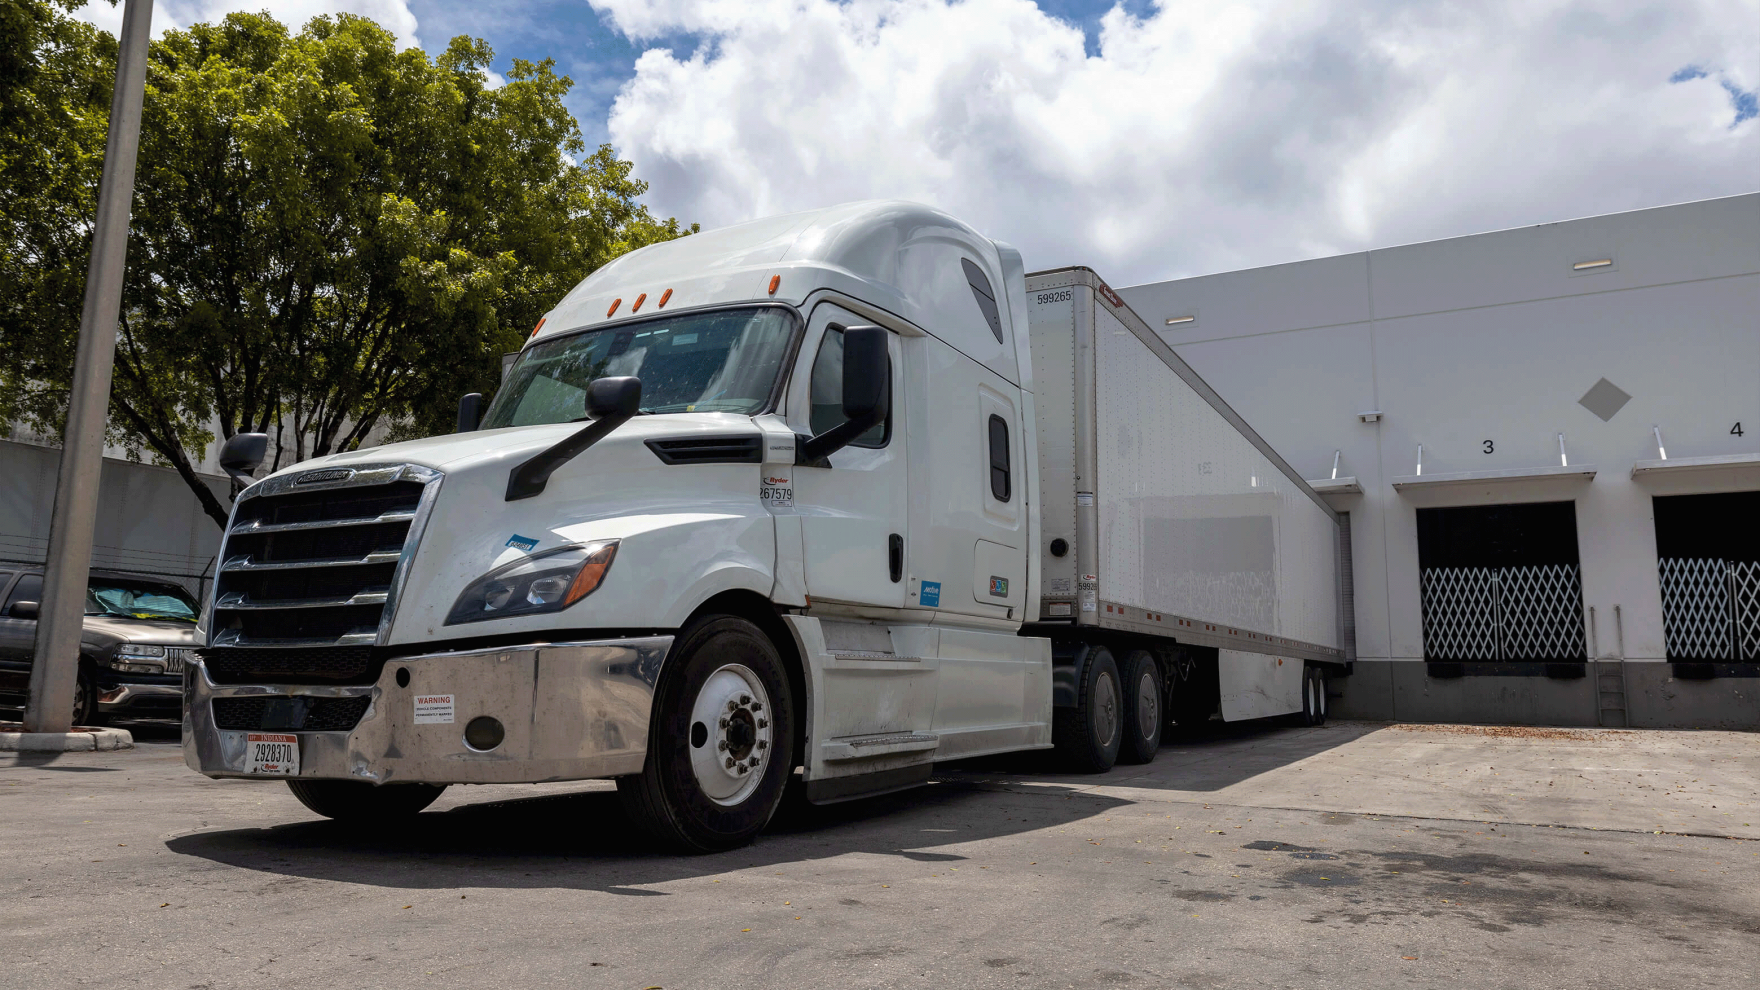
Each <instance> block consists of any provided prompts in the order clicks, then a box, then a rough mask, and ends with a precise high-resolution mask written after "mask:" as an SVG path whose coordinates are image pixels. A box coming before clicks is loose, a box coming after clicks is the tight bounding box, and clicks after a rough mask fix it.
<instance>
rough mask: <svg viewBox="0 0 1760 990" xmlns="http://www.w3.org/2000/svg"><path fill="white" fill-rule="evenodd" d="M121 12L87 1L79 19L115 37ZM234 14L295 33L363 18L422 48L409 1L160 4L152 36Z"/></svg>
mask: <svg viewBox="0 0 1760 990" xmlns="http://www.w3.org/2000/svg"><path fill="white" fill-rule="evenodd" d="M122 8H123V5H122V3H120V2H119V3H117V4H116V5H115V6H111V5H110V4H109V3H107V2H105V0H87V3H86V5H85V6H84V7H82V8H80V10H79V11H78V13H77V16H79V17H83V18H85V19H86V20H88V21H91V22H92V23H94V24H96V25H98V26H99V27H101V28H103V29H104V30H106V31H109V32H111V33H112V34H115V33H118V32H120V31H121V30H122ZM235 11H236V12H240V13H247V14H259V13H262V12H264V11H267V12H269V13H270V14H273V15H275V19H276V20H278V21H280V22H281V23H283V24H286V25H287V26H288V27H289V28H291V29H293V30H294V31H298V30H299V29H300V28H302V27H304V26H305V24H306V22H307V21H309V20H311V19H312V18H314V17H316V16H318V15H319V14H341V13H347V14H362V15H365V16H367V17H371V18H372V19H373V20H375V21H378V22H379V24H380V26H382V27H384V28H385V29H386V30H387V31H390V32H391V33H392V34H394V35H396V36H397V40H398V43H399V44H402V45H406V46H407V45H420V44H421V42H420V41H419V40H417V38H416V15H415V14H414V13H412V12H411V11H410V9H409V3H408V2H407V0H158V2H156V3H154V4H153V34H154V36H155V37H157V36H158V35H160V34H163V33H164V32H165V31H166V30H167V29H170V28H184V27H188V26H190V25H191V24H200V23H203V22H213V21H217V20H219V19H221V18H222V17H225V16H226V15H227V14H230V13H233V12H235Z"/></svg>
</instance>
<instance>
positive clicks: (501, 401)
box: [482, 307, 795, 430]
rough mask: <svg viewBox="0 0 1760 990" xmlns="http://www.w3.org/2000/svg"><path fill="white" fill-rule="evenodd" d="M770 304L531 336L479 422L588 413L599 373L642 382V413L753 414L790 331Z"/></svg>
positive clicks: (789, 318)
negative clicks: (589, 388)
mask: <svg viewBox="0 0 1760 990" xmlns="http://www.w3.org/2000/svg"><path fill="white" fill-rule="evenodd" d="M794 329H795V319H794V315H793V314H792V313H790V312H789V311H788V310H785V309H779V308H775V307H764V308H754V309H732V310H718V311H715V312H707V313H686V314H682V315H680V316H677V317H668V318H663V319H656V320H649V321H646V322H642V323H629V324H624V325H621V326H615V327H606V328H604V329H603V330H589V331H587V332H585V333H576V334H570V335H568V336H566V337H558V338H556V339H554V340H546V341H543V342H542V343H538V344H533V345H532V346H531V347H529V348H527V349H526V351H525V353H524V354H521V355H520V358H519V362H518V363H517V364H515V365H514V366H513V370H512V371H510V372H508V375H507V381H506V383H505V384H503V385H502V387H501V391H500V392H499V393H497V394H496V396H495V401H494V403H493V404H491V405H490V407H489V411H488V413H487V414H486V415H485V416H484V417H483V425H482V429H485V430H492V429H497V428H499V427H504V426H532V425H536V424H541V423H567V422H572V421H575V420H581V419H585V418H586V395H587V385H588V384H589V383H591V382H592V381H593V380H594V379H596V378H608V377H616V376H620V375H634V376H636V377H638V378H640V379H641V380H642V412H644V413H678V412H731V413H742V414H745V415H752V414H754V413H758V412H762V411H763V409H764V407H765V406H766V405H767V404H768V403H769V401H770V392H771V390H772V388H773V387H774V386H775V384H776V376H777V374H778V372H780V371H781V369H782V361H783V358H784V357H785V356H786V355H787V353H788V345H789V340H790V338H791V337H792V336H793V334H794Z"/></svg>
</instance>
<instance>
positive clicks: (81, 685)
mask: <svg viewBox="0 0 1760 990" xmlns="http://www.w3.org/2000/svg"><path fill="white" fill-rule="evenodd" d="M80 668H81V669H80V672H79V679H78V680H76V681H74V683H73V724H74V725H76V726H81V725H83V726H89V727H92V728H96V727H98V726H101V725H103V724H104V723H105V722H106V721H108V720H107V719H106V718H105V717H104V713H103V712H101V711H99V710H98V685H97V683H96V681H95V680H94V679H93V677H92V675H91V674H90V673H88V672H87V671H86V670H85V669H84V668H85V664H84V663H81V664H80Z"/></svg>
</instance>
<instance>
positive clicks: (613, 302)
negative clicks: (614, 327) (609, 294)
mask: <svg viewBox="0 0 1760 990" xmlns="http://www.w3.org/2000/svg"><path fill="white" fill-rule="evenodd" d="M621 305H623V297H622V296H619V297H617V298H616V299H613V300H611V308H610V309H608V310H606V311H605V318H606V319H610V318H611V314H612V313H615V312H617V307H619V306H621Z"/></svg>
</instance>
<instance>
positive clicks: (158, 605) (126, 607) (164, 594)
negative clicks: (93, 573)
mask: <svg viewBox="0 0 1760 990" xmlns="http://www.w3.org/2000/svg"><path fill="white" fill-rule="evenodd" d="M197 611H198V608H197V606H196V603H195V599H193V598H191V597H190V596H189V595H188V593H186V592H185V591H184V590H183V589H182V588H177V587H173V586H171V585H165V584H145V583H141V584H136V583H134V582H132V581H113V580H109V579H101V578H92V579H91V580H90V582H89V583H87V584H86V614H87V615H116V616H122V617H124V618H129V619H181V620H183V621H184V622H194V621H196V612H197Z"/></svg>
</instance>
